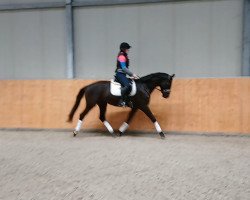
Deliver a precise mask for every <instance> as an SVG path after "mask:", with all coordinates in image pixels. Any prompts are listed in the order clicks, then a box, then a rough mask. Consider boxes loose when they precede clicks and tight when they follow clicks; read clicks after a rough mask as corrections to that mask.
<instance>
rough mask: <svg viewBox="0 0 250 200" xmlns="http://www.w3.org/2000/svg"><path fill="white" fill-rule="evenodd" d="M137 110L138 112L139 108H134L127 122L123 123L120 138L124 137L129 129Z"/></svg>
mask: <svg viewBox="0 0 250 200" xmlns="http://www.w3.org/2000/svg"><path fill="white" fill-rule="evenodd" d="M137 110H138V108H132V110H131V111H130V113H129V115H128V119H127V121H126V122H123V124H122V125H121V127H120V128H119V136H122V134H123V133H124V132H125V131H126V130H127V129H128V127H129V123H130V122H131V120H132V118H133V117H134V115H135V113H136V111H137Z"/></svg>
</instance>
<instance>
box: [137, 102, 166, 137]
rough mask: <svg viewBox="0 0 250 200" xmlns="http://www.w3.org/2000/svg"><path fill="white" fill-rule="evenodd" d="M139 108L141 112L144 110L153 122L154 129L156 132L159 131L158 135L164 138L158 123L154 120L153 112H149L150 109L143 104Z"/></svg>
mask: <svg viewBox="0 0 250 200" xmlns="http://www.w3.org/2000/svg"><path fill="white" fill-rule="evenodd" d="M140 110H141V111H142V112H144V113H145V114H146V115H147V116H148V117H149V118H150V120H151V121H152V122H153V123H154V125H155V129H156V130H157V132H158V133H159V135H160V136H161V138H162V139H163V138H165V135H164V133H163V132H162V130H161V127H160V125H159V123H158V122H157V121H156V118H155V116H154V115H153V113H152V112H151V110H150V109H149V107H148V106H143V107H141V108H140Z"/></svg>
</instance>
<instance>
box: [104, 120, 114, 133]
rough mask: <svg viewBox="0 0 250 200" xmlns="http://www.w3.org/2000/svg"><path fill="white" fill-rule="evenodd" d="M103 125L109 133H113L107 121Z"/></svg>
mask: <svg viewBox="0 0 250 200" xmlns="http://www.w3.org/2000/svg"><path fill="white" fill-rule="evenodd" d="M103 124H104V125H105V126H106V128H107V129H108V131H109V132H110V133H114V130H113V128H112V126H111V125H110V124H109V123H108V122H107V121H104V122H103Z"/></svg>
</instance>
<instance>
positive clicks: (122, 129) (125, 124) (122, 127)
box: [119, 122, 129, 133]
mask: <svg viewBox="0 0 250 200" xmlns="http://www.w3.org/2000/svg"><path fill="white" fill-rule="evenodd" d="M128 127H129V125H128V124H127V123H126V122H123V124H122V125H121V127H120V128H119V131H120V132H122V133H123V132H124V131H126V130H127V128H128Z"/></svg>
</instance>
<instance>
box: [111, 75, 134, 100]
mask: <svg viewBox="0 0 250 200" xmlns="http://www.w3.org/2000/svg"><path fill="white" fill-rule="evenodd" d="M131 83H132V90H131V92H130V94H129V96H134V95H135V94H136V84H135V81H134V80H132V82H131ZM110 93H111V94H112V95H114V96H121V84H120V83H118V82H117V81H115V80H114V79H111V80H110Z"/></svg>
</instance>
